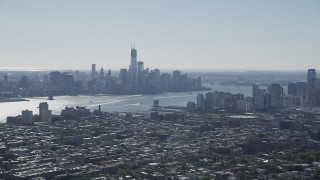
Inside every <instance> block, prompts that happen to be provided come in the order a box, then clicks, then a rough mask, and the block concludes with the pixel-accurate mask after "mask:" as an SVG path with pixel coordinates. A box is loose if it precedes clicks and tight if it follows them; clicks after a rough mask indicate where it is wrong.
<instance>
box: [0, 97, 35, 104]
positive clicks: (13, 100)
mask: <svg viewBox="0 0 320 180" xmlns="http://www.w3.org/2000/svg"><path fill="white" fill-rule="evenodd" d="M19 101H30V100H28V99H24V98H6V99H0V103H6V102H19Z"/></svg>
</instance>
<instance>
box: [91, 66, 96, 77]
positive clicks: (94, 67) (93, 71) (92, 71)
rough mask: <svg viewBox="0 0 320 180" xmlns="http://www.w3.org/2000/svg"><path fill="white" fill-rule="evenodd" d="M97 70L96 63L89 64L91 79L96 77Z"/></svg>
mask: <svg viewBox="0 0 320 180" xmlns="http://www.w3.org/2000/svg"><path fill="white" fill-rule="evenodd" d="M96 74H97V70H96V64H91V79H94V78H96Z"/></svg>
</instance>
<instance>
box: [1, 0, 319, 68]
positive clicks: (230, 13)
mask: <svg viewBox="0 0 320 180" xmlns="http://www.w3.org/2000/svg"><path fill="white" fill-rule="evenodd" d="M133 42H135V46H136V48H137V50H138V59H139V60H142V61H144V62H145V66H147V67H150V68H156V67H158V68H160V69H206V70H208V69H215V70H216V69H223V70H229V69H232V70H242V69H250V70H251V69H257V70H279V69H288V70H299V69H307V68H316V69H320V1H319V0H264V1H263V0H241V1H240V0H233V1H232V0H219V1H216V0H192V1H191V0H112V1H111V0H109V1H108V0H101V1H97V0H87V1H82V0H52V1H46V0H38V1H35V0H28V1H26V0H19V1H17V0H0V67H21V68H27V67H32V68H54V69H61V68H62V69H90V66H91V63H96V64H97V67H99V68H100V67H101V66H103V67H104V68H105V69H108V68H111V69H118V68H124V67H128V65H129V63H130V48H131V44H132V43H133Z"/></svg>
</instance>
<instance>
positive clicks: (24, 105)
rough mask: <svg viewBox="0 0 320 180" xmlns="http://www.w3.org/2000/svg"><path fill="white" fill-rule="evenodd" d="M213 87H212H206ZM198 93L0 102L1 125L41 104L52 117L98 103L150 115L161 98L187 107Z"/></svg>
mask: <svg viewBox="0 0 320 180" xmlns="http://www.w3.org/2000/svg"><path fill="white" fill-rule="evenodd" d="M207 86H210V85H207ZM210 87H211V88H212V89H213V91H214V90H217V91H224V92H231V93H243V94H244V95H245V96H251V95H252V86H222V85H211V86H210ZM206 92H209V91H198V92H178V93H162V94H156V95H103V96H87V95H81V96H56V97H54V98H55V100H53V101H48V100H47V98H46V97H37V98H29V99H28V100H29V101H23V102H6V103H0V122H5V119H6V118H7V116H17V115H20V114H21V111H22V110H25V109H28V110H32V111H33V114H38V113H39V112H38V111H39V110H38V108H37V107H38V105H39V103H40V102H48V104H49V109H51V110H52V113H53V114H60V113H61V109H64V108H65V107H66V106H68V107H76V106H87V107H88V108H89V109H91V110H95V109H98V106H99V104H100V105H101V109H102V110H103V111H108V112H115V111H117V112H147V111H148V110H149V109H150V107H151V106H152V105H153V100H154V99H158V100H159V102H160V106H186V104H187V102H188V101H194V102H196V97H197V94H198V93H206Z"/></svg>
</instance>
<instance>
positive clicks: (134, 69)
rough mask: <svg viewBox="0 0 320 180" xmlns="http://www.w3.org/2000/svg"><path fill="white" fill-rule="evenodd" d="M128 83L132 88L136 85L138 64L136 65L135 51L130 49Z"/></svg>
mask: <svg viewBox="0 0 320 180" xmlns="http://www.w3.org/2000/svg"><path fill="white" fill-rule="evenodd" d="M129 75H130V83H131V85H132V86H133V87H137V85H138V63H137V50H136V49H135V48H132V49H131V62H130V66H129Z"/></svg>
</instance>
